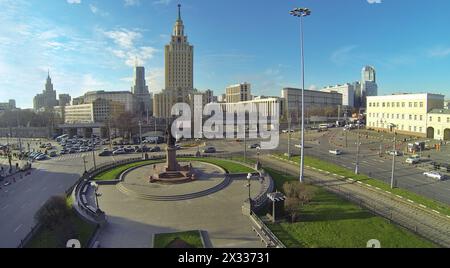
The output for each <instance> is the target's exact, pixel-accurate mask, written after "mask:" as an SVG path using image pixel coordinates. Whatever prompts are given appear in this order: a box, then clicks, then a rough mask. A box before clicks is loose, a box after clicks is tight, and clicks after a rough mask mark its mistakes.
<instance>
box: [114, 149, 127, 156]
mask: <svg viewBox="0 0 450 268" xmlns="http://www.w3.org/2000/svg"><path fill="white" fill-rule="evenodd" d="M126 153H127V152H126V151H125V149H123V148H120V149H117V150H115V151H114V152H113V155H121V154H126Z"/></svg>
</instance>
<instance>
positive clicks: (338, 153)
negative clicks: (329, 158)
mask: <svg viewBox="0 0 450 268" xmlns="http://www.w3.org/2000/svg"><path fill="white" fill-rule="evenodd" d="M329 152H330V154H334V155H341V154H342V151H341V150H337V149H336V150H330V151H329Z"/></svg>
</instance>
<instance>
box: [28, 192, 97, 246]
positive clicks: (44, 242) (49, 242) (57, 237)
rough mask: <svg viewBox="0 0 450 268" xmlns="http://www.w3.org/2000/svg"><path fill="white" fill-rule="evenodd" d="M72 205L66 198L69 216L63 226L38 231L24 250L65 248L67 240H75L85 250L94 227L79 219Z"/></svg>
mask: <svg viewBox="0 0 450 268" xmlns="http://www.w3.org/2000/svg"><path fill="white" fill-rule="evenodd" d="M72 203H73V200H72V198H70V197H69V198H67V204H68V206H69V207H70V208H71V214H70V216H69V217H68V218H67V219H65V221H64V223H63V224H61V225H59V226H58V227H56V228H54V229H53V230H50V229H47V228H44V227H42V228H40V229H38V230H37V233H35V234H34V235H33V237H32V238H31V240H30V241H29V242H28V244H26V245H25V248H65V247H66V243H67V241H68V240H69V239H77V240H78V241H80V243H81V247H82V248H86V247H87V246H88V242H89V239H90V238H91V237H92V235H93V234H94V232H95V228H96V226H95V224H92V223H89V222H87V221H85V220H83V219H82V218H80V217H79V216H78V214H77V213H76V212H75V210H74V208H73V207H72Z"/></svg>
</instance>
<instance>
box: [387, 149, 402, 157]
mask: <svg viewBox="0 0 450 268" xmlns="http://www.w3.org/2000/svg"><path fill="white" fill-rule="evenodd" d="M389 155H392V156H394V155H395V156H402V155H403V153H402V152H400V151H398V150H396V151H389Z"/></svg>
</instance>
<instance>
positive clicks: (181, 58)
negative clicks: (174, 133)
mask: <svg viewBox="0 0 450 268" xmlns="http://www.w3.org/2000/svg"><path fill="white" fill-rule="evenodd" d="M180 7H181V5H178V19H177V20H176V22H175V26H174V28H173V33H172V38H171V41H170V43H169V44H168V45H166V46H165V54H164V60H165V89H163V90H162V92H161V93H158V94H155V95H154V96H153V113H154V116H155V117H157V118H168V117H170V116H171V115H170V111H171V109H172V106H173V105H174V104H176V103H189V99H190V98H191V94H193V93H195V91H194V46H192V45H191V44H189V42H188V37H187V35H185V32H184V24H183V20H182V19H181V11H180Z"/></svg>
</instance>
